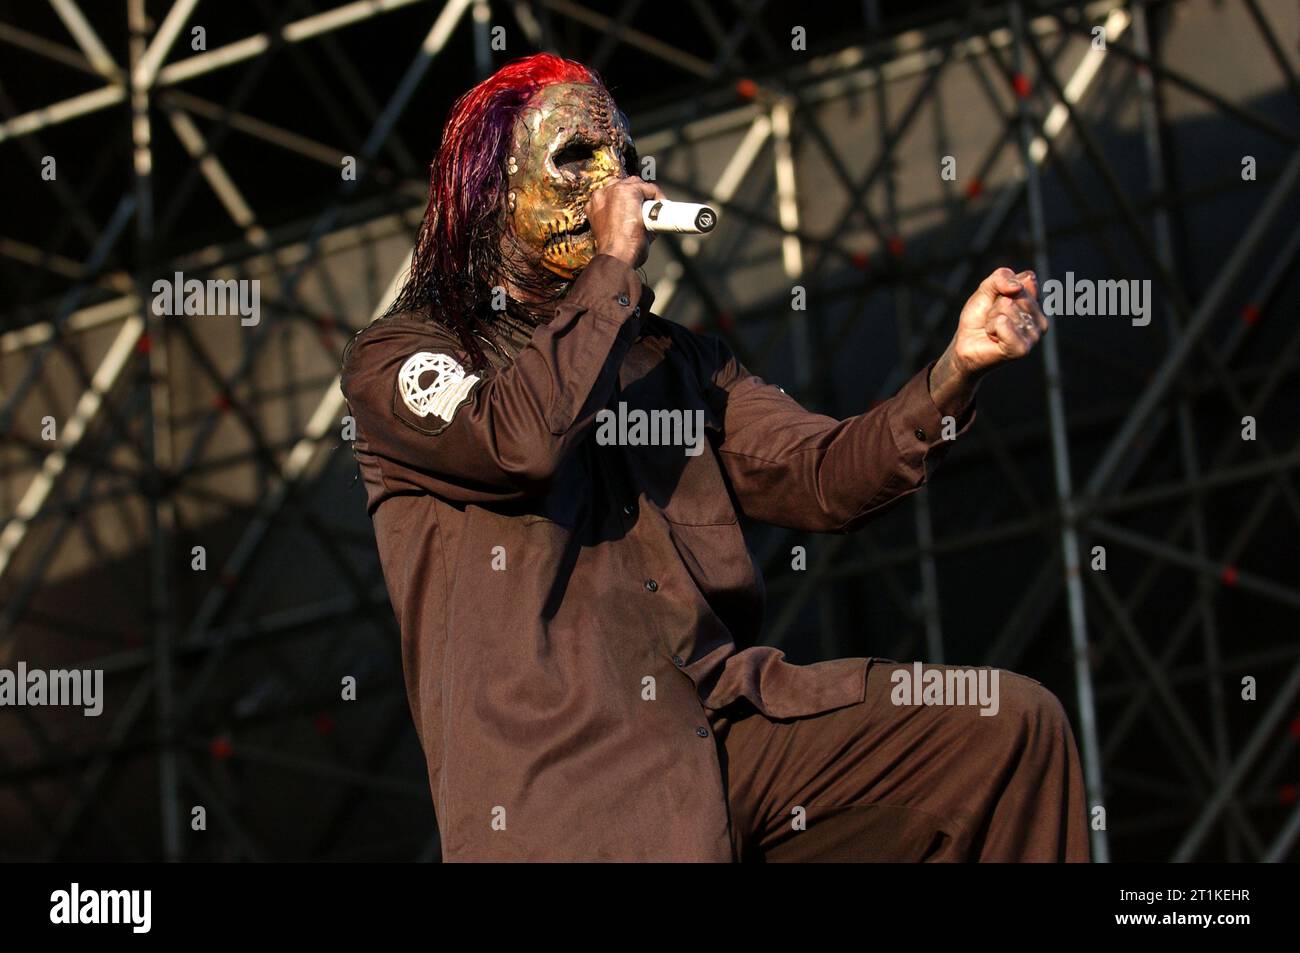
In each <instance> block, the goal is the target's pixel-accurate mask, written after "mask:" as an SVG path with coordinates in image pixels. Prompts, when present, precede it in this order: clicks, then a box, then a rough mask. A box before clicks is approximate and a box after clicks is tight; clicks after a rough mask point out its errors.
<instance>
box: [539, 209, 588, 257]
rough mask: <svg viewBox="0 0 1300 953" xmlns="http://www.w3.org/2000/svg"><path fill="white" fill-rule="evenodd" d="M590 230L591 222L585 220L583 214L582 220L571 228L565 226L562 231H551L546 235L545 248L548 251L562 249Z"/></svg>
mask: <svg viewBox="0 0 1300 953" xmlns="http://www.w3.org/2000/svg"><path fill="white" fill-rule="evenodd" d="M590 231H591V223H590V222H588V221H587V218H586V216H583V219H582V221H581V222H579V223H578V224H577V225H575V226H573V228H567V229H565V230H564V231H562V232H553V233H552V234H551V235H549V236H547V238H546V249H547V250H548V251H562V250H565V249H568V248H569V247H570V246H571V245H572V244H573V242H574V241H575V240H576V239H580V238H581V237H582V236H583V235H586V234H587V233H588V232H590Z"/></svg>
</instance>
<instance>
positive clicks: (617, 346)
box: [341, 255, 642, 502]
mask: <svg viewBox="0 0 1300 953" xmlns="http://www.w3.org/2000/svg"><path fill="white" fill-rule="evenodd" d="M641 293H642V285H641V282H640V279H639V278H638V277H637V275H636V272H635V271H634V270H633V269H632V268H631V267H629V266H628V265H627V264H625V263H624V262H622V261H620V260H618V259H616V258H613V257H610V256H608V255H598V256H596V257H595V258H594V259H593V260H592V262H591V264H589V265H588V266H587V268H585V269H584V270H583V272H582V274H581V275H579V276H578V278H577V279H576V280H575V281H574V283H573V284H572V286H570V288H569V291H568V292H567V293H566V295H565V296H564V298H563V299H562V300H561V301H560V302H559V303H558V305H557V306H556V313H555V317H554V318H553V319H552V320H551V321H550V323H548V324H546V325H544V326H542V327H541V328H539V329H538V331H537V332H536V333H535V334H534V335H533V338H532V341H531V342H530V343H529V344H528V345H527V346H526V347H524V348H523V349H522V350H521V351H520V352H519V354H518V356H517V357H516V359H515V360H514V361H513V362H512V363H511V364H510V365H508V366H506V367H504V368H501V369H492V368H488V369H484V370H478V371H475V372H473V373H474V374H475V375H476V376H478V377H479V378H480V379H479V380H478V381H476V382H475V383H474V384H473V386H472V389H470V390H469V391H468V393H467V394H466V396H465V397H464V399H463V400H462V401H461V402H460V404H459V405H458V406H456V407H454V408H451V411H450V413H451V419H450V420H449V421H446V420H444V419H442V418H440V417H437V416H433V415H429V416H426V417H423V418H422V417H419V416H417V415H416V414H415V413H413V412H412V410H411V408H410V407H409V406H408V405H406V404H405V403H404V402H403V400H402V399H401V397H400V395H399V392H398V390H397V388H398V376H399V372H400V370H401V368H402V365H403V363H404V362H405V361H406V360H408V359H409V358H410V357H411V356H412V355H414V354H418V353H421V352H427V353H429V354H433V355H438V354H446V355H449V356H451V357H452V358H453V359H455V360H456V361H458V362H459V361H461V360H463V359H464V356H463V354H461V353H460V350H459V348H458V347H457V346H456V344H455V341H454V339H453V338H452V337H451V336H450V335H449V334H448V333H447V332H446V331H444V330H442V329H440V328H438V326H436V325H434V324H431V323H429V322H421V321H403V322H396V323H394V324H391V325H389V326H387V327H385V328H383V329H379V328H374V327H372V328H371V329H368V330H367V331H363V332H362V333H361V334H360V335H359V336H358V337H357V339H356V342H355V343H354V345H353V346H352V347H351V348H350V349H349V353H348V355H347V358H346V359H345V362H344V369H343V378H342V382H341V384H342V387H343V393H344V395H345V396H346V397H347V400H348V405H349V407H350V408H351V410H352V413H353V415H354V416H355V418H356V421H357V432H358V436H359V437H360V438H361V439H360V440H359V441H358V449H359V450H361V449H364V451H365V452H368V453H371V454H374V455H376V456H377V457H379V458H380V459H381V460H388V461H390V462H392V463H395V464H397V465H399V466H400V467H401V470H402V475H403V479H406V480H410V479H415V480H416V481H417V482H418V483H420V484H421V485H422V486H423V487H424V488H426V489H429V490H432V491H433V492H436V493H438V494H440V495H441V496H443V497H444V498H447V499H453V500H457V501H463V502H483V501H489V500H506V499H514V498H520V497H526V496H531V495H536V494H539V493H541V492H542V491H543V490H544V489H545V488H546V487H547V486H548V485H549V483H550V481H551V479H552V478H553V477H554V475H555V474H556V473H557V472H558V471H559V469H560V464H561V463H562V462H563V460H564V458H565V455H566V454H567V453H568V452H569V450H570V449H571V448H572V447H573V446H574V445H575V444H576V443H577V442H578V441H580V440H581V439H582V437H583V435H584V434H585V433H586V432H587V430H588V429H589V428H590V427H591V426H592V425H593V422H594V419H595V415H596V413H597V411H599V410H600V408H601V407H602V406H603V405H604V404H605V402H606V401H607V400H608V399H609V396H610V395H611V393H612V392H613V387H614V382H615V380H616V379H617V375H618V368H619V365H620V364H621V363H622V361H623V357H624V355H626V353H627V350H628V347H629V346H630V345H631V343H632V342H633V341H634V340H635V339H636V336H637V331H638V328H639V326H640V324H641V315H640V301H641ZM467 373H468V372H467ZM363 442H364V446H363Z"/></svg>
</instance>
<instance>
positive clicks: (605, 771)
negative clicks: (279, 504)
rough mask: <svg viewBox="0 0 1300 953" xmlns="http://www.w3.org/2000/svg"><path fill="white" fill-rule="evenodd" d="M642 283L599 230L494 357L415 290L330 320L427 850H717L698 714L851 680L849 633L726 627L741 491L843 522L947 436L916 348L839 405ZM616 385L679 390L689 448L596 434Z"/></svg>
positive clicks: (767, 512)
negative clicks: (870, 396) (887, 382)
mask: <svg viewBox="0 0 1300 953" xmlns="http://www.w3.org/2000/svg"><path fill="white" fill-rule="evenodd" d="M652 301H653V297H652V294H651V292H650V291H649V290H648V289H647V288H645V287H643V286H642V284H641V282H640V280H639V279H638V277H637V275H636V273H635V272H634V271H633V269H632V268H630V267H629V266H628V265H626V264H625V263H623V262H621V261H619V260H618V259H615V258H612V257H609V256H606V255H598V256H596V257H595V258H594V259H593V260H592V262H591V264H590V265H588V266H587V267H586V268H585V269H584V270H583V271H582V272H581V274H580V275H579V276H578V277H577V279H576V280H575V281H574V282H573V284H572V285H571V286H570V288H569V290H568V292H567V293H566V294H565V296H564V298H563V299H562V300H561V301H560V302H559V303H558V305H557V306H556V307H555V313H554V316H553V318H552V319H551V320H550V321H549V322H547V323H545V324H542V325H540V326H538V327H537V328H536V329H535V330H534V331H533V332H532V334H531V338H530V340H528V342H527V343H526V344H525V345H524V346H523V347H522V348H520V349H519V350H518V351H517V353H515V354H513V357H512V358H505V357H502V356H501V355H499V354H496V353H495V352H489V361H490V363H491V366H490V367H489V368H486V369H483V370H479V371H476V372H474V373H470V372H468V371H466V370H465V363H466V361H467V356H466V355H465V354H464V353H463V352H462V351H461V350H460V349H459V348H458V346H457V344H456V339H455V337H454V336H453V335H452V334H451V333H450V332H449V331H448V330H446V329H444V328H443V327H442V326H441V325H440V324H439V323H438V322H437V321H436V320H427V319H423V318H420V317H417V316H411V315H398V316H394V317H390V318H385V319H381V320H379V321H377V322H375V323H374V324H372V325H371V326H370V327H368V328H367V329H366V330H364V331H362V332H361V333H360V334H359V335H358V336H357V337H356V339H355V340H354V342H353V344H352V346H351V347H350V348H349V351H348V355H347V358H346V360H345V365H344V371H343V379H342V386H343V390H344V393H345V395H346V397H347V400H348V403H349V407H350V412H351V413H352V414H353V416H354V418H355V420H356V421H357V439H356V442H355V445H354V449H355V454H356V458H357V460H358V462H359V465H360V469H361V473H362V477H363V481H364V485H365V489H366V493H367V499H368V510H369V513H370V515H371V517H372V519H373V523H374V528H375V535H376V540H377V543H378V548H379V555H380V559H381V562H382V566H383V572H384V576H385V580H386V582H387V585H388V588H389V592H390V595H391V599H392V605H393V608H394V610H395V612H396V615H397V620H398V624H399V627H400V630H401V635H402V652H403V664H404V670H405V677H406V683H407V692H408V697H409V701H410V705H411V709H412V713H413V715H414V719H415V724H416V728H417V730H418V733H419V737H420V740H421V743H422V745H423V749H424V752H425V755H426V758H427V761H428V771H429V781H430V785H431V789H432V793H433V798H434V804H435V811H436V814H437V819H438V825H439V831H440V834H441V838H442V850H443V857H444V859H445V860H558V861H563V860H715V861H725V860H731V859H732V847H731V843H730V840H729V831H728V813H727V801H726V797H725V792H724V790H723V784H722V772H721V769H720V763H719V751H718V747H717V745H716V744H715V741H714V738H713V732H712V727H711V718H713V717H714V716H715V715H716V714H717V713H718V712H721V711H723V710H725V709H728V708H729V707H730V706H733V705H752V706H754V708H756V709H757V710H758V711H760V712H762V713H763V714H765V715H767V716H768V717H772V718H789V717H798V716H805V715H811V714H817V713H820V712H823V711H828V710H831V709H834V708H838V707H841V706H845V705H850V704H854V703H857V702H860V701H862V700H863V698H864V694H865V678H866V668H867V660H865V659H861V658H858V659H840V660H836V661H829V662H821V663H817V664H814V665H808V666H800V665H794V664H791V663H789V662H787V661H786V660H785V659H784V657H783V655H782V653H781V652H779V651H777V650H776V649H774V648H770V647H761V646H758V647H751V648H746V649H744V650H742V651H738V650H737V644H736V643H737V642H738V641H739V642H741V643H742V644H751V645H752V644H753V643H755V642H757V641H758V640H759V638H760V635H761V631H760V630H761V625H762V620H763V602H764V600H763V584H762V580H761V577H760V574H759V570H758V567H757V565H756V564H755V562H754V559H753V557H752V555H751V553H750V552H749V550H748V549H747V547H746V544H745V540H744V538H743V536H742V534H741V527H740V525H739V523H738V519H737V516H738V513H741V512H743V513H744V514H745V515H747V516H748V517H751V518H753V519H756V520H760V521H764V522H768V523H774V524H777V525H781V526H786V527H790V528H792V529H795V530H798V531H805V532H847V531H850V530H853V529H856V528H857V527H859V526H860V525H862V524H863V523H864V522H865V521H866V520H868V519H870V518H871V517H872V516H873V515H875V514H877V513H879V512H880V511H881V510H882V509H884V508H885V507H888V506H891V505H893V504H895V503H897V502H898V501H899V500H900V499H902V498H904V497H906V496H907V495H908V494H910V493H912V492H914V491H915V490H916V489H918V488H919V487H920V486H921V485H922V484H923V483H924V482H925V481H926V479H927V477H928V475H929V473H930V471H931V470H932V468H933V467H934V465H935V464H936V463H937V462H938V461H939V459H940V458H941V457H942V455H943V454H944V452H945V451H946V449H947V447H948V446H950V445H951V441H947V440H943V439H941V426H942V419H941V415H940V413H939V411H938V409H937V408H936V407H935V406H934V404H933V402H932V401H931V399H930V396H929V388H928V376H929V366H927V367H925V368H922V369H921V370H920V371H919V372H918V373H917V374H916V375H915V376H914V377H912V378H911V380H910V381H909V382H908V383H907V384H905V385H904V386H903V388H902V389H901V390H900V391H899V393H898V394H897V395H896V396H895V397H893V398H891V399H889V400H886V401H883V402H881V403H879V404H877V405H876V406H875V407H873V408H872V409H871V410H870V411H868V412H866V413H864V414H862V415H860V416H857V417H852V418H849V419H847V420H844V421H838V420H834V419H832V418H830V417H825V416H821V415H818V414H813V413H810V412H808V411H806V410H804V409H803V408H802V407H800V406H799V404H798V403H796V402H795V400H793V399H792V398H791V397H789V396H788V395H786V394H785V393H784V391H782V390H781V389H780V388H778V387H776V386H773V385H770V384H767V383H766V382H764V381H763V380H762V379H760V378H759V377H757V376H754V375H752V374H750V373H749V372H748V371H747V370H746V369H745V367H744V366H743V365H742V364H741V363H740V362H739V361H738V360H737V359H736V357H735V356H734V354H732V352H731V351H730V350H729V349H728V347H727V346H726V345H725V344H723V343H722V342H721V341H719V340H716V339H713V338H706V337H703V336H701V335H698V334H696V333H694V332H691V331H689V330H687V329H685V328H683V327H681V326H679V325H676V324H673V323H671V322H668V321H665V320H662V319H660V318H659V317H657V316H655V315H653V314H651V313H650V307H651V304H652ZM512 350H513V349H512ZM620 401H621V402H626V405H627V406H628V407H629V408H632V409H642V410H645V411H651V410H656V409H673V410H681V411H684V412H693V411H699V412H701V413H702V414H703V419H704V421H705V431H706V436H707V445H706V447H705V449H704V452H703V453H700V454H698V455H696V456H690V455H687V454H686V453H684V452H683V448H682V447H681V446H671V445H670V446H664V445H658V446H655V445H637V446H618V445H604V444H602V443H600V442H598V441H597V440H596V439H595V433H596V419H597V414H598V413H599V411H601V410H602V409H603V408H610V409H613V408H616V407H617V406H618V403H619V402H620ZM973 419H974V409H973V408H971V409H970V410H968V411H967V413H966V415H965V419H964V420H963V421H961V422H960V430H959V431H958V434H959V435H960V433H962V432H964V431H965V430H966V429H967V428H968V427H969V426H970V424H971V422H972V421H973Z"/></svg>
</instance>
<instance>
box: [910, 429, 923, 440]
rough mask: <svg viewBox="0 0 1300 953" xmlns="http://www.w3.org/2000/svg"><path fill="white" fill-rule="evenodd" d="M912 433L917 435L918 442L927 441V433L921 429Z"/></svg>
mask: <svg viewBox="0 0 1300 953" xmlns="http://www.w3.org/2000/svg"><path fill="white" fill-rule="evenodd" d="M912 433H914V434H916V439H917V440H924V439H925V431H924V430H922V429H921V428H920V427H917V428H916V429H915V430H913V431H912Z"/></svg>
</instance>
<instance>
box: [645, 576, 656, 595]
mask: <svg viewBox="0 0 1300 953" xmlns="http://www.w3.org/2000/svg"><path fill="white" fill-rule="evenodd" d="M645 588H646V592H658V591H659V583H657V582H655V581H654V580H653V579H647V580H646V581H645Z"/></svg>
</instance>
